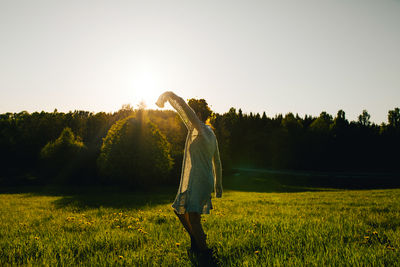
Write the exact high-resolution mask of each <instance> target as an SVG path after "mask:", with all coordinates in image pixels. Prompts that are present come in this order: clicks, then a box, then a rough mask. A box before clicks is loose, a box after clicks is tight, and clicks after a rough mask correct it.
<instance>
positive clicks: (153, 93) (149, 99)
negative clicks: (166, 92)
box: [132, 72, 163, 109]
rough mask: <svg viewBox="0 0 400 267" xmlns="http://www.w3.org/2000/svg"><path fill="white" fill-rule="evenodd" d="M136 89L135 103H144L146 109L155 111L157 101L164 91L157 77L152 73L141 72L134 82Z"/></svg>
mask: <svg viewBox="0 0 400 267" xmlns="http://www.w3.org/2000/svg"><path fill="white" fill-rule="evenodd" d="M132 85H133V89H134V94H135V95H134V99H135V100H134V101H135V102H136V103H140V102H144V104H145V105H146V108H149V109H155V108H157V106H156V104H155V103H156V101H157V99H158V97H159V96H160V94H161V93H162V92H163V90H162V89H161V87H160V84H159V81H158V79H157V77H156V76H155V75H154V73H152V72H141V73H139V74H138V75H137V76H135V78H134V79H133V81H132Z"/></svg>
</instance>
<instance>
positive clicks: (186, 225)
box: [174, 210, 193, 236]
mask: <svg viewBox="0 0 400 267" xmlns="http://www.w3.org/2000/svg"><path fill="white" fill-rule="evenodd" d="M174 212H175V214H176V216H178V219H179V220H180V221H181V223H182V225H183V227H184V228H185V230H186V231H187V232H188V234H189V235H191V236H193V232H192V226H191V225H190V222H189V214H188V213H185V214H178V213H177V212H176V211H175V210H174Z"/></svg>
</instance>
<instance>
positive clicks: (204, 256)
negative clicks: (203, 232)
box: [198, 248, 218, 266]
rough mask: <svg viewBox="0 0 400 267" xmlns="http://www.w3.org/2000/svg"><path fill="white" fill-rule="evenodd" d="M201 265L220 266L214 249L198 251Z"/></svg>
mask: <svg viewBox="0 0 400 267" xmlns="http://www.w3.org/2000/svg"><path fill="white" fill-rule="evenodd" d="M198 257H199V264H200V266H218V261H217V258H216V257H215V256H214V251H213V250H212V249H210V248H209V249H206V250H201V251H199V252H198Z"/></svg>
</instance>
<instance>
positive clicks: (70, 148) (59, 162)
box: [40, 127, 87, 183]
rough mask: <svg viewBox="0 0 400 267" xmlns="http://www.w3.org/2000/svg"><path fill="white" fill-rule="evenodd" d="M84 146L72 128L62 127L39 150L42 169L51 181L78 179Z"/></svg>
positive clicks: (81, 167) (84, 151) (82, 166)
mask: <svg viewBox="0 0 400 267" xmlns="http://www.w3.org/2000/svg"><path fill="white" fill-rule="evenodd" d="M86 151H87V149H86V146H85V145H84V144H83V143H82V141H80V138H79V137H75V135H74V133H73V132H72V130H71V129H70V128H68V127H66V128H64V129H63V131H62V132H61V134H60V136H59V137H58V138H57V139H56V140H55V141H53V142H49V143H47V144H46V145H45V146H44V147H43V148H42V150H41V152H40V155H41V158H42V171H43V174H44V176H45V178H47V179H51V180H50V181H51V182H55V183H60V182H61V183H63V182H73V181H78V179H79V178H80V176H81V175H82V173H81V172H82V170H83V168H84V165H83V162H84V158H85V153H86Z"/></svg>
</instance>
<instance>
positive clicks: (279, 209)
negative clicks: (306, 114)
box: [0, 170, 400, 266]
mask: <svg viewBox="0 0 400 267" xmlns="http://www.w3.org/2000/svg"><path fill="white" fill-rule="evenodd" d="M288 177H289V176H288V174H276V175H275V174H271V173H255V172H246V171H244V170H242V171H237V172H236V173H232V174H230V175H227V176H226V177H225V179H224V186H225V191H224V194H223V197H222V198H221V199H215V198H213V205H214V209H213V210H212V213H211V215H206V216H204V217H203V225H204V229H205V232H206V233H207V240H208V243H209V246H210V247H212V248H213V249H214V250H215V252H216V257H217V259H218V261H219V263H220V264H221V265H222V266H270V265H274V266H304V265H307V266H365V265H368V266H395V265H398V264H399V260H400V201H399V200H400V189H396V188H389V189H387V188H386V189H383V188H381V189H376V188H373V186H370V187H369V188H368V189H360V188H352V189H351V190H349V189H348V188H347V189H346V186H336V187H335V186H329V182H326V183H324V182H320V183H314V186H310V183H309V179H311V178H310V177H314V176H307V175H303V176H301V175H300V176H291V178H288ZM307 177H308V178H307ZM307 179H308V182H307V181H306V180H307ZM349 179H350V178H348V177H347V178H343V179H342V180H343V181H350V180H349ZM357 179H360V178H357ZM382 179H384V178H382ZM382 179H381V180H382ZM315 180H316V181H324V178H323V177H322V178H321V177H319V178H318V179H317V178H315ZM375 180H378V181H381V180H379V177H375ZM293 181H295V182H293ZM325 181H329V177H325ZM353 182H354V181H353ZM359 184H360V183H359ZM361 184H362V183H361ZM306 185H307V186H306ZM368 185H371V184H368ZM175 190H176V188H158V189H155V190H154V191H152V192H129V191H127V190H122V189H116V188H90V189H89V188H63V189H60V188H57V189H56V188H38V187H26V188H23V189H21V188H19V189H16V188H2V189H1V191H0V192H1V193H0V265H1V266H7V265H51V266H53V265H66V266H71V265H82V266H90V265H96V266H97V265H100V266H110V265H115V266H119V265H126V266H191V265H196V264H197V262H196V259H195V258H192V257H191V256H190V254H188V253H187V248H188V247H189V246H190V240H189V238H188V236H187V235H186V233H185V232H184V230H183V228H182V227H181V225H180V223H179V221H178V219H177V218H176V216H175V215H174V214H173V212H172V210H171V208H170V205H171V203H172V201H173V200H174V197H175Z"/></svg>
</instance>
